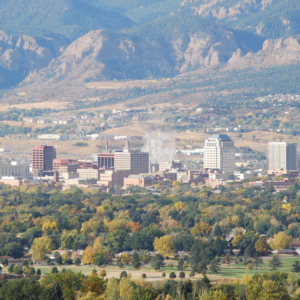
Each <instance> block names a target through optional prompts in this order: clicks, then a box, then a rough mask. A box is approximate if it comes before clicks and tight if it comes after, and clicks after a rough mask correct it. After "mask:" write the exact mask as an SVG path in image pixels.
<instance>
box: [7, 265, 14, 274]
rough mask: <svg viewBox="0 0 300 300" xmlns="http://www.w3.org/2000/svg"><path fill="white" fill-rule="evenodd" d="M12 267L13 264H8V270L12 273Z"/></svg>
mask: <svg viewBox="0 0 300 300" xmlns="http://www.w3.org/2000/svg"><path fill="white" fill-rule="evenodd" d="M14 267H15V265H14V264H11V265H9V267H8V272H10V273H12V272H13V271H14Z"/></svg>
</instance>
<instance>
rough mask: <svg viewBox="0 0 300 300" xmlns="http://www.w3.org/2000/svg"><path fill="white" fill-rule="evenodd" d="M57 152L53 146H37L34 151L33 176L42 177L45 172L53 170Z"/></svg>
mask: <svg viewBox="0 0 300 300" xmlns="http://www.w3.org/2000/svg"><path fill="white" fill-rule="evenodd" d="M54 159H56V150H55V148H54V147H53V146H36V147H34V148H33V149H32V172H33V176H40V174H41V173H42V172H43V171H52V170H53V160H54Z"/></svg>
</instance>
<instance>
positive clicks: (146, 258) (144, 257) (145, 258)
mask: <svg viewBox="0 0 300 300" xmlns="http://www.w3.org/2000/svg"><path fill="white" fill-rule="evenodd" d="M139 257H140V261H141V262H142V263H143V265H145V264H147V263H149V262H150V261H151V256H150V253H149V251H148V250H141V251H140V254H139Z"/></svg>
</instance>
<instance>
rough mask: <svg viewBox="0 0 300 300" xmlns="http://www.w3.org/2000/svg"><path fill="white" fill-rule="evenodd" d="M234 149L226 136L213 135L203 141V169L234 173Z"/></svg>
mask: <svg viewBox="0 0 300 300" xmlns="http://www.w3.org/2000/svg"><path fill="white" fill-rule="evenodd" d="M235 152H236V151H235V147H234V143H233V141H232V140H231V138H230V137H229V136H228V135H227V134H213V135H212V136H211V137H209V138H208V139H206V140H205V144H204V168H205V169H214V170H221V171H223V172H230V173H231V172H234V168H235Z"/></svg>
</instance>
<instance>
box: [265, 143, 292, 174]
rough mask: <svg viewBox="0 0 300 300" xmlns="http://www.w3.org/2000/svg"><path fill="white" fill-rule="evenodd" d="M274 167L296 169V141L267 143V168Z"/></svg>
mask: <svg viewBox="0 0 300 300" xmlns="http://www.w3.org/2000/svg"><path fill="white" fill-rule="evenodd" d="M274 169H282V170H286V171H296V170H298V163H297V144H296V143H286V142H270V143H269V170H274Z"/></svg>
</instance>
